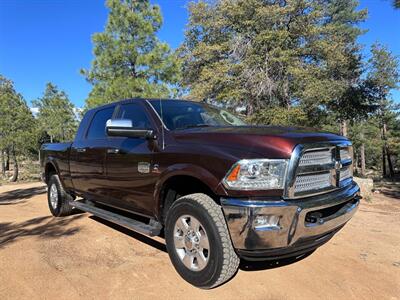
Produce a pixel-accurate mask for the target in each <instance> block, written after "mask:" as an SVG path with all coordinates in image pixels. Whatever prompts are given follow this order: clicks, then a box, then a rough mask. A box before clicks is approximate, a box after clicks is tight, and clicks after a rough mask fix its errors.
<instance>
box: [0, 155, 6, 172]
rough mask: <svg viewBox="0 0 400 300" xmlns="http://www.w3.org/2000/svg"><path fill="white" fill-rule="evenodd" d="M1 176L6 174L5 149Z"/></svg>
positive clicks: (2, 157) (2, 156)
mask: <svg viewBox="0 0 400 300" xmlns="http://www.w3.org/2000/svg"><path fill="white" fill-rule="evenodd" d="M1 176H3V177H5V176H6V159H5V152H4V150H1Z"/></svg>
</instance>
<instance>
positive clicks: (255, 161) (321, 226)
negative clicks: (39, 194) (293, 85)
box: [41, 99, 360, 288]
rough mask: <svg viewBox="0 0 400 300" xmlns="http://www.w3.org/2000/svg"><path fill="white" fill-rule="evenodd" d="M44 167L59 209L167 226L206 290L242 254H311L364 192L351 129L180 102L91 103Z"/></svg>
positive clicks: (152, 229) (190, 272)
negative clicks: (259, 122) (342, 131)
mask: <svg viewBox="0 0 400 300" xmlns="http://www.w3.org/2000/svg"><path fill="white" fill-rule="evenodd" d="M41 168H42V177H43V180H44V181H45V182H46V183H47V185H48V203H49V208H50V211H51V213H52V214H53V215H54V216H57V217H59V216H66V215H68V214H70V213H71V211H72V209H73V208H74V207H75V208H77V209H79V210H82V211H87V212H90V213H92V214H94V215H96V216H98V217H100V218H104V219H106V220H108V221H111V222H114V223H117V224H119V225H121V226H124V227H127V228H130V229H132V230H135V231H137V232H140V233H142V234H146V235H149V236H156V235H161V236H164V237H165V240H166V246H167V250H168V253H169V256H170V258H171V261H172V263H173V265H174V267H175V269H176V270H177V272H178V273H179V274H180V275H181V276H182V277H183V278H184V279H185V280H186V281H188V282H190V283H191V284H193V285H195V286H197V287H201V288H212V287H215V286H218V285H220V284H222V283H224V282H225V281H227V280H229V279H230V278H231V277H232V276H233V275H234V274H235V273H236V272H237V269H238V266H239V262H240V259H245V260H276V259H281V258H289V257H301V256H304V255H307V254H308V253H311V252H312V251H314V250H315V249H316V248H317V247H319V246H321V245H322V244H324V243H325V242H327V241H328V240H329V239H330V238H331V237H332V236H333V235H334V234H335V233H336V232H338V231H339V230H340V229H341V228H342V227H343V226H344V225H345V224H346V222H347V221H349V220H350V218H351V217H352V216H353V214H354V213H355V211H356V210H357V207H358V204H359V199H360V196H359V187H358V186H357V184H356V183H355V182H354V181H353V178H352V147H351V143H350V142H349V141H348V140H347V139H346V138H344V137H342V136H338V135H335V134H332V133H326V132H318V131H315V130H310V129H304V128H284V127H268V126H250V125H246V124H245V122H243V121H242V120H241V119H240V117H238V116H235V115H234V114H232V113H231V112H228V111H227V110H224V109H220V108H217V107H214V106H210V105H208V104H206V103H201V102H191V101H183V100H160V99H131V100H125V101H120V102H116V103H112V104H108V105H105V106H102V107H98V108H95V109H92V110H89V111H88V112H87V113H86V114H85V116H84V118H83V120H82V122H81V124H80V126H79V129H78V132H77V134H76V137H75V140H74V142H72V143H59V144H46V145H43V147H42V150H41Z"/></svg>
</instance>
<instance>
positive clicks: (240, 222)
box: [221, 182, 360, 259]
mask: <svg viewBox="0 0 400 300" xmlns="http://www.w3.org/2000/svg"><path fill="white" fill-rule="evenodd" d="M359 191H360V189H359V187H358V186H357V184H356V183H354V182H352V183H351V184H350V185H349V186H347V187H345V188H343V189H341V190H338V191H335V192H330V193H327V194H323V195H318V196H314V197H308V198H304V199H296V200H282V199H277V200H252V199H239V198H222V199H221V204H222V208H223V212H224V214H225V219H226V221H227V224H228V228H229V232H230V235H231V239H232V242H233V245H234V247H235V248H236V251H237V252H238V254H239V255H241V256H242V257H245V258H255V259H261V258H268V257H269V258H279V257H285V256H295V255H299V254H302V253H306V252H309V251H312V250H313V249H315V248H317V247H319V246H320V245H322V244H323V243H325V242H326V241H328V240H329V239H330V238H331V237H332V236H333V235H334V234H335V233H336V232H337V231H338V230H339V229H340V228H341V227H343V225H344V224H346V222H347V221H349V220H350V219H351V217H352V216H353V215H354V213H355V212H356V210H357V208H358V205H359V199H360V196H359ZM260 216H277V217H278V218H279V222H278V223H277V224H276V225H274V226H270V225H266V226H262V225H261V226H260V225H257V223H256V220H257V218H258V217H260Z"/></svg>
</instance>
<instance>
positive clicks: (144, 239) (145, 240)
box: [89, 216, 167, 253]
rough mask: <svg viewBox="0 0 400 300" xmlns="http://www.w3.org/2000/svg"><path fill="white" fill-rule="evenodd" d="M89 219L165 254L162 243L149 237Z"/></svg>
mask: <svg viewBox="0 0 400 300" xmlns="http://www.w3.org/2000/svg"><path fill="white" fill-rule="evenodd" d="M89 218H90V219H92V220H94V221H96V222H99V223H101V224H103V225H105V226H108V227H110V228H112V229H115V230H117V231H119V232H121V233H123V234H125V235H127V236H129V237H132V238H134V239H136V240H138V241H140V242H142V243H144V244H147V245H149V246H150V247H153V248H155V249H157V250H160V251H163V252H165V253H167V247H166V246H165V244H164V243H161V242H159V241H156V240H153V239H152V238H150V237H148V236H146V235H143V234H140V233H137V232H136V231H133V230H130V229H127V228H125V227H122V226H120V225H118V224H115V223H112V222H109V221H107V220H104V219H101V218H99V217H96V216H90V217H89Z"/></svg>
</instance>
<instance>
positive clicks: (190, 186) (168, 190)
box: [160, 175, 220, 223]
mask: <svg viewBox="0 0 400 300" xmlns="http://www.w3.org/2000/svg"><path fill="white" fill-rule="evenodd" d="M194 193H203V194H206V195H208V196H209V197H211V198H212V199H213V200H214V201H215V202H216V203H217V204H220V203H219V197H218V196H217V195H216V194H215V193H214V192H213V191H212V190H211V189H210V188H209V187H208V186H207V185H206V184H205V183H204V182H202V181H201V180H199V179H197V178H195V177H192V176H187V175H178V176H173V177H171V178H169V179H168V180H167V181H166V182H165V183H164V184H163V187H162V189H161V193H160V205H161V206H160V220H161V222H162V223H164V221H165V217H166V215H167V212H168V210H169V208H170V207H171V205H172V203H173V202H174V201H175V200H176V199H178V198H180V197H182V196H185V195H189V194H194Z"/></svg>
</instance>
